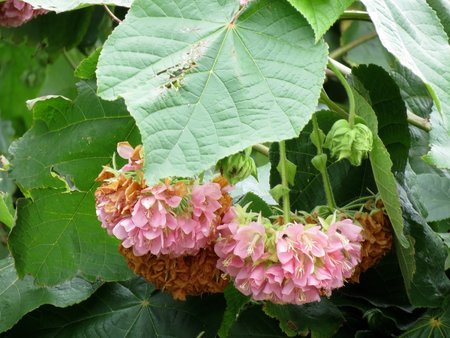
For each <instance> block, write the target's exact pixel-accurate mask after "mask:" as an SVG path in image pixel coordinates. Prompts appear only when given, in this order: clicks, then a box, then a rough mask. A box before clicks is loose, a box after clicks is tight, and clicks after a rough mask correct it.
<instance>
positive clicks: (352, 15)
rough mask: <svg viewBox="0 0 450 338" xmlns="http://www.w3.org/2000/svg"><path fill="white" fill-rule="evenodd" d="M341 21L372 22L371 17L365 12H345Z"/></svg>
mask: <svg viewBox="0 0 450 338" xmlns="http://www.w3.org/2000/svg"><path fill="white" fill-rule="evenodd" d="M339 20H362V21H372V20H371V19H370V16H369V14H368V13H367V12H365V11H350V10H349V11H345V12H344V13H342V15H341V16H340V17H339Z"/></svg>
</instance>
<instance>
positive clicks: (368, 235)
mask: <svg viewBox="0 0 450 338" xmlns="http://www.w3.org/2000/svg"><path fill="white" fill-rule="evenodd" d="M380 202H381V201H379V202H378V203H377V209H375V210H373V211H372V212H370V213H367V212H358V213H356V214H355V220H357V221H358V222H359V223H360V224H361V225H362V227H363V229H364V230H363V232H362V235H363V237H364V242H363V243H362V246H361V263H360V264H359V265H358V266H357V267H356V269H355V272H354V274H353V276H352V277H351V281H352V282H355V283H357V282H359V276H360V274H361V273H362V272H364V271H366V270H368V269H369V268H371V267H373V266H374V265H376V264H377V263H378V262H379V261H380V260H381V259H382V258H383V257H384V256H385V255H386V254H387V253H388V252H389V251H390V250H391V247H392V225H391V222H390V220H389V218H388V216H387V215H386V214H385V213H384V210H383V209H382V207H383V205H382V203H381V204H380Z"/></svg>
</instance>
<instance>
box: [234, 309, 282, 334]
mask: <svg viewBox="0 0 450 338" xmlns="http://www.w3.org/2000/svg"><path fill="white" fill-rule="evenodd" d="M229 337H233V338H286V335H285V334H284V333H283V332H281V330H280V328H279V325H278V322H277V321H276V320H275V319H272V318H270V317H268V316H267V315H266V314H265V313H264V312H263V311H262V310H261V307H260V306H252V307H250V308H248V309H247V310H245V311H243V312H242V313H241V315H240V316H239V318H238V320H237V321H236V323H235V324H234V325H233V327H232V329H231V331H230V335H229Z"/></svg>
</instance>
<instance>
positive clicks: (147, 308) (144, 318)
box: [10, 279, 224, 338]
mask: <svg viewBox="0 0 450 338" xmlns="http://www.w3.org/2000/svg"><path fill="white" fill-rule="evenodd" d="M223 309H224V301H223V297H222V296H221V295H213V296H203V297H201V298H200V297H189V298H188V300H187V301H185V302H181V301H175V300H173V299H172V297H171V296H170V295H168V294H166V293H163V292H160V291H158V290H155V288H154V287H153V286H152V285H151V284H148V283H146V282H145V281H144V280H143V279H133V280H131V281H129V282H123V283H112V284H107V285H104V286H103V287H102V288H101V289H100V290H99V291H98V292H96V293H95V294H94V295H93V296H92V297H91V298H90V299H88V300H87V301H85V302H83V303H81V304H79V305H76V306H72V307H70V308H67V309H63V310H60V309H55V308H51V307H45V308H42V309H40V310H38V311H35V312H33V313H31V314H30V315H28V316H27V317H25V318H24V320H23V321H22V322H20V323H19V324H18V325H17V326H16V327H15V328H14V329H13V330H12V331H11V332H10V336H11V337H19V336H20V337H24V336H32V337H54V338H57V337H59V338H64V337H73V338H75V337H114V338H116V337H117V338H120V337H167V338H168V337H192V338H194V337H200V336H201V337H205V338H206V337H215V336H216V332H217V329H218V327H219V324H220V320H221V316H222V313H223ZM202 332H203V333H204V334H203V335H201V333H202Z"/></svg>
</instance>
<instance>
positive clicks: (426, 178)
mask: <svg viewBox="0 0 450 338" xmlns="http://www.w3.org/2000/svg"><path fill="white" fill-rule="evenodd" d="M412 189H413V191H414V193H415V195H416V197H417V199H418V200H419V201H420V202H421V203H422V205H423V206H424V207H425V210H426V211H427V214H428V215H427V217H426V220H427V221H428V222H434V221H440V220H443V219H446V218H450V208H449V202H450V178H449V177H446V176H439V175H437V174H421V175H417V177H416V179H415V185H414V186H413V187H412Z"/></svg>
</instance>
